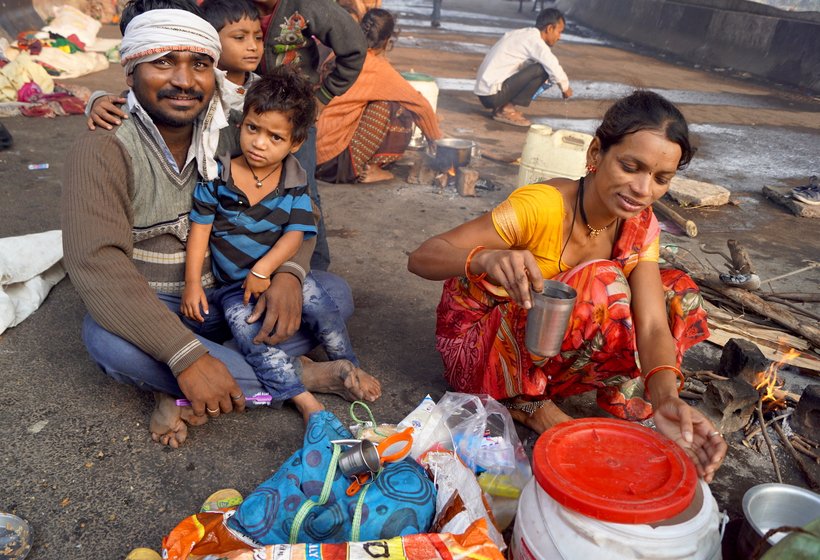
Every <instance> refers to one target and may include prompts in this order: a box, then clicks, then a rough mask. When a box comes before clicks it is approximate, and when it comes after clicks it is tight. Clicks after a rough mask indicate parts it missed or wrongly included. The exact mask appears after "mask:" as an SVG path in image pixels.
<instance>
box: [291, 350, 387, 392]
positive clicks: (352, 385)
mask: <svg viewBox="0 0 820 560" xmlns="http://www.w3.org/2000/svg"><path fill="white" fill-rule="evenodd" d="M300 359H301V360H302V383H303V384H304V385H305V389H307V390H308V391H312V392H314V393H333V394H336V395H339V396H340V397H342V398H343V399H345V400H348V401H360V400H364V401H370V402H373V401H375V400H376V399H378V398H379V397H380V396H381V394H382V385H381V383H379V381H378V380H377V379H376V378H375V377H373V376H372V375H370V374H369V373H367V372H366V371H364V370H363V369H361V368H357V367H356V366H355V365H353V363H352V362H351V361H349V360H334V361H332V362H314V361H313V360H311V359H310V358H308V357H307V356H302V357H301V358H300Z"/></svg>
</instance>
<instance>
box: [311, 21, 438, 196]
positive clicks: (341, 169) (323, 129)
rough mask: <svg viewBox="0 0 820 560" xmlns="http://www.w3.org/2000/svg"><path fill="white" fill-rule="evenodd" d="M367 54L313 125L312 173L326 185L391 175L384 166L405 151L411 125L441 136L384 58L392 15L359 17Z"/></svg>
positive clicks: (431, 114) (425, 106)
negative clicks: (353, 76) (356, 73)
mask: <svg viewBox="0 0 820 560" xmlns="http://www.w3.org/2000/svg"><path fill="white" fill-rule="evenodd" d="M360 25H361V28H362V32H363V33H364V36H365V39H366V40H367V57H365V59H364V66H363V67H362V71H361V73H360V74H359V77H358V78H357V79H356V82H355V83H354V84H353V85H352V86H351V87H350V89H349V90H347V91H346V92H345V93H344V94H342V95H340V96H338V97H335V98H333V100H331V102H330V103H328V105H327V107H325V108H324V109H323V110H322V113H321V114H320V115H319V121H318V123H317V125H316V161H317V162H318V166H317V168H316V177H317V178H319V179H321V180H323V181H327V182H329V183H375V182H378V181H386V180H389V179H392V178H393V174H392V173H391V172H390V171H389V170H387V169H385V166H387V165H389V164H391V163H393V162H395V161H396V160H398V159H399V158H400V157H401V156H402V155H403V154H404V151H405V150H406V149H407V146H408V144H409V143H410V137H411V135H412V131H413V124H414V123H415V124H416V125H418V126H419V128H420V129H421V131H422V132H423V133H424V136H425V137H426V138H428V139H429V140H438V139H439V138H441V130H439V127H438V119H437V118H436V113H435V111H433V108H432V107H431V106H430V103H428V102H427V100H426V99H425V98H424V96H423V95H422V94H421V93H419V92H418V91H416V90H415V89H414V88H413V86H411V85H410V83H409V82H408V81H407V80H405V79H404V78H403V77H402V75H401V74H399V73H398V72H397V71H396V69H395V68H393V66H392V65H391V64H390V61H389V60H387V56H386V55H387V51H388V50H390V48H391V47H392V45H393V41H394V30H395V19H394V18H393V15H392V14H391V13H390V12H388V11H387V10H382V9H372V10H368V11H367V13H365V15H364V17H363V18H362V21H361V24H360Z"/></svg>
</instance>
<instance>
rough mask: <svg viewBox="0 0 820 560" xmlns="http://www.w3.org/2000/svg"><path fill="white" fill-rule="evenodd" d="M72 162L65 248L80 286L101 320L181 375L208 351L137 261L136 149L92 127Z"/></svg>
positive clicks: (64, 219)
mask: <svg viewBox="0 0 820 560" xmlns="http://www.w3.org/2000/svg"><path fill="white" fill-rule="evenodd" d="M67 162H68V163H67V171H66V179H65V185H64V187H63V203H62V222H63V250H64V253H65V264H66V269H67V270H68V272H69V275H70V278H71V282H72V284H73V285H74V287H75V288H76V289H77V291H78V292H79V294H80V297H81V298H82V299H83V302H85V305H86V307H87V308H88V311H89V313H90V314H91V316H92V317H93V318H94V320H95V321H97V323H99V324H100V325H101V326H102V327H103V328H104V329H106V330H108V331H109V332H112V333H114V334H116V335H117V336H119V337H121V338H123V339H125V340H127V341H129V342H131V343H132V344H134V345H136V346H137V347H139V348H140V349H142V350H143V351H144V352H145V353H147V354H149V355H150V356H153V357H154V358H155V359H157V360H159V361H161V362H164V363H166V364H168V366H169V367H170V368H171V371H172V372H173V373H174V375H178V374H179V373H181V372H182V371H183V370H184V369H186V368H187V367H188V366H190V365H191V364H193V363H194V362H195V361H196V360H197V359H198V358H200V357H201V356H202V355H203V354H205V353H206V352H207V350H206V348H205V347H204V346H203V345H202V344H201V343H200V342H199V341H198V340H197V339H196V337H195V336H194V335H193V333H192V332H191V331H190V330H189V329H187V328H186V327H185V326H184V325H183V324H182V322H181V321H180V320H179V318H178V317H177V316H176V315H175V314H174V313H172V312H171V311H170V310H169V309H168V308H167V307H166V306H165V305H164V304H163V303H162V302H161V301H160V300H159V299H158V298H157V295H156V293H155V292H154V291H153V290H152V289H151V288H150V287H149V286H148V283H147V281H146V280H145V278H144V277H143V276H142V275H141V274H140V273H139V272H138V271H137V270H136V268H135V267H134V264H133V262H132V261H131V254H132V251H133V244H132V243H133V241H132V213H131V202H130V197H129V192H130V188H132V181H133V173H134V172H133V169H132V166H131V158H130V156H129V154H128V153H127V151H126V150H125V147H124V146H123V145H122V144H121V143H120V142H119V141H118V140H117V139H116V138H115V137H114V136H113V135H112V134H110V133H106V132H104V131H96V132H93V133H91V132H86V133H85V134H84V135H83V136H81V138H80V139H79V140H78V142H77V143H76V144H75V145H74V147H73V148H72V151H71V153H70V154H69V156H68V158H67Z"/></svg>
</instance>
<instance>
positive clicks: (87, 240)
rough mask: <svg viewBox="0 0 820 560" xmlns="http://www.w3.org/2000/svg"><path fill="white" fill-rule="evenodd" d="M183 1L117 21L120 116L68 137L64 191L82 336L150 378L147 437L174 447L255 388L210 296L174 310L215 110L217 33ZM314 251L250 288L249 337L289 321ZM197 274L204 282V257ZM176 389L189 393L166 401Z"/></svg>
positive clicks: (100, 355)
mask: <svg viewBox="0 0 820 560" xmlns="http://www.w3.org/2000/svg"><path fill="white" fill-rule="evenodd" d="M168 2H169V3H170V4H171V5H173V4H174V3H175V2H174V0H168ZM180 2H182V5H183V6H190V5H189V4H187V2H184V0H176V3H180ZM150 3H151V0H135V1H132V2H131V3H130V4H129V7H131V8H133V7H134V6H135V5H136V7H137V8H140V7H141V6H142V7H143V8H144V5H146V4H150ZM153 3H154V4H156V3H157V2H156V0H154V1H153ZM186 9H187V7H186ZM192 11H193V12H195V11H196V6H192V7H191V9H190V10H189V11H182V10H179V9H151V7H148V8H144V9H142V10H139V9H138V10H137V13H138V15H136V16H135V17H134V18H133V19H132V20H131V21H130V23H128V26H127V28H126V30H125V34H124V37H123V41H122V46H121V49H120V52H121V56H122V62H123V66H125V70H126V80H127V83H128V85H129V87H130V88H131V89H130V91H129V92H128V96H127V99H128V103H127V108H128V112H129V114H130V116H131V118H129V119H127V120H125V121H123V123H122V125H121V126H119V127H117V128H116V129H114V130H112V131H105V130H99V131H96V132H93V133H92V132H86V133H85V135H84V136H83V137H81V138H80V139H79V140H78V142H77V143H76V145H75V146H74V147H73V150H72V153H71V154H70V155H69V157H68V165H67V168H68V171H67V178H66V183H65V188H64V200H63V243H64V251H65V262H66V268H67V269H68V270H69V273H70V276H71V279H72V283H73V284H74V286H75V287H76V288H77V290H78V292H79V293H80V296H81V297H82V299H83V301H84V302H85V304H86V307H87V308H88V311H89V315H88V316H86V318H85V320H84V323H83V340H84V341H85V344H86V347H87V348H88V351H89V353H90V354H91V357H92V358H93V359H94V361H96V362H97V363H98V364H99V365H100V367H101V368H102V369H103V370H104V371H105V372H106V373H108V374H109V375H110V376H112V377H113V378H115V379H116V380H118V381H121V382H124V383H129V384H133V385H137V386H139V387H141V388H143V389H149V390H152V391H154V394H155V396H156V398H157V407H156V408H155V410H154V413H153V414H152V417H151V425H150V429H151V432H152V437H153V438H154V440H155V441H160V442H162V443H163V444H165V445H170V446H172V447H177V446H179V444H181V443H182V442H183V441H184V440H185V439H186V437H187V426H186V422H187V423H188V424H190V425H197V424H202V423H204V422H206V421H207V418H208V416H212V417H213V416H217V415H219V414H220V412H224V413H228V412H232V411H242V410H244V408H245V395H252V394H255V393H257V392H260V391H262V388H261V386H260V384H259V382H258V381H257V379H256V376H255V374H254V372H253V370H252V369H251V368H250V367H249V366H248V364H247V363H246V362H245V360H244V358H243V357H242V355H241V354H238V353H236V352H233V351H231V350H229V349H227V348H225V347H223V346H222V345H220V344H219V343H218V342H213V341H212V340H209V339H214V340H217V341H224V338H225V336H224V334H226V331H225V330H224V329H225V322H224V319H223V318H222V317H219V316H217V315H218V311H217V310H218V309H220V308H221V306H219V305H211V306H210V310H211V313H210V315H209V316H208V317H207V318H206V320H205V322H204V323H202V324H198V323H196V324H195V323H193V322H186V323H183V322H182V321H181V320H180V317H179V316H178V311H179V297H180V295H181V293H182V291H183V288H184V280H185V278H184V270H185V268H184V267H185V262H184V259H185V241H186V238H187V233H188V212H189V211H190V209H191V195H192V192H193V189H194V187H195V185H196V182H197V179H198V174H197V161H198V160H199V163H200V168H201V169H202V171H203V174H207V164H206V162H207V161H208V160H212V159H213V158H212V157H211V156H212V154H213V150H214V149H215V148H216V139H217V135H216V133H218V130H219V129H220V128H222V127H224V126H226V124H227V123H226V122H225V117H224V114H222V110H221V105H220V103H219V100H218V97H217V96H215V95H214V92H215V83H214V72H213V68H214V66H215V65H216V62H217V61H218V59H219V55H220V43H219V36H218V34H217V32H216V30H215V29H214V28H213V27H212V26H211V25H210V24H209V23H208V22H206V21H205V20H204V19H202V18H200V17H199V16H198V15H196V14H195V13H191V12H192ZM140 12H144V13H140ZM312 251H313V245H312V243H310V242H306V243H304V244H303V247H302V249H301V250H300V252H299V253H298V254H297V255H296V256H295V257H294V258H293V260H292V261H289V262H287V263H285V264H284V265H283V266H282V267H281V268H280V269H279V270H277V274H276V275H275V276H274V277H273V280H272V283H271V288H270V289H269V290H268V291H267V292H266V293H265V294H264V295H263V297H261V298H260V300H259V303H258V304H257V307H256V309H255V311H254V314H253V315H252V317H251V319H253V320H258V319H259V318H260V317H261V316H262V315H263V313H264V315H265V317H264V322H263V327H262V329H261V332H260V334H259V335H258V336H257V339H258V341H264V342H269V343H271V344H273V343H276V342H279V341H281V340H283V339H285V338H288V337H290V336H291V335H292V334H293V333H294V332H296V330H297V328H298V327H299V322H300V311H301V302H302V296H301V281H302V280H303V279H304V275H305V273H306V270H307V269H308V267H309V262H310V255H311V253H312ZM201 281H202V284H203V286H204V287H206V288H207V287H210V286H212V285H213V284H214V278H213V275H212V273H211V267H210V262H209V260H208V259H206V262H205V265H204V266H203V268H202V274H201ZM351 311H352V310H351ZM220 336H221V339H220ZM177 397H185V398H187V399H188V400H189V401H191V405H192V406H191V407H190V408H180V407H177V406H176V403H175V400H174V399H175V398H177ZM206 412H207V416H206Z"/></svg>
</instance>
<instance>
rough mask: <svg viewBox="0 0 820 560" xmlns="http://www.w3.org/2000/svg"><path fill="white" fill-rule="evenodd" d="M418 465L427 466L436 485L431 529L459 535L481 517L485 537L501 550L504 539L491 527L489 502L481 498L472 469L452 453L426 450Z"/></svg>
mask: <svg viewBox="0 0 820 560" xmlns="http://www.w3.org/2000/svg"><path fill="white" fill-rule="evenodd" d="M422 465H424V466H425V467H427V470H428V472H429V473H430V476H431V477H432V478H433V483H434V484H435V485H436V519H435V521H434V522H433V527H432V531H435V532H441V533H457V534H460V533H463V532H465V531H466V530H467V528H468V527H469V526H470V525H472V524H473V523H474V522H475V521H477V520H479V519H484V520H485V521H486V522H487V527H488V530H487V533H488V535H489V537H490V538H491V539H492V540H493V542H494V543H495V544H496V545H497V546H498V547H499V548H500V549H501V550H504V548H506V545H505V544H504V538H503V537H502V536H501V533H500V532H499V531H498V528H496V526H495V519H494V518H493V515H492V513H491V511H490V504H488V503H487V501H486V500H485V497H484V493H483V492H482V490H481V487H480V486H479V485H478V481H477V480H476V477H475V475H474V474H473V471H471V470H470V469H468V468H467V467H466V466H464V464H462V463H461V461H459V459H458V457H456V456H455V455H453V453H452V452H435V451H434V452H430V453H427V454H425V455H424V458H423V459H422Z"/></svg>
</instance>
